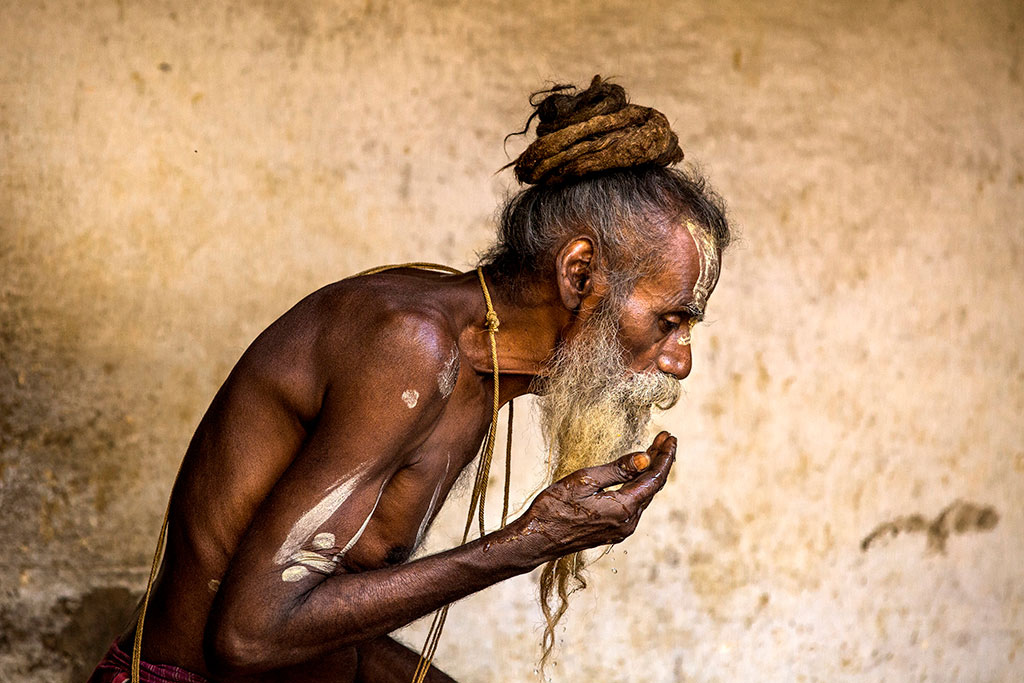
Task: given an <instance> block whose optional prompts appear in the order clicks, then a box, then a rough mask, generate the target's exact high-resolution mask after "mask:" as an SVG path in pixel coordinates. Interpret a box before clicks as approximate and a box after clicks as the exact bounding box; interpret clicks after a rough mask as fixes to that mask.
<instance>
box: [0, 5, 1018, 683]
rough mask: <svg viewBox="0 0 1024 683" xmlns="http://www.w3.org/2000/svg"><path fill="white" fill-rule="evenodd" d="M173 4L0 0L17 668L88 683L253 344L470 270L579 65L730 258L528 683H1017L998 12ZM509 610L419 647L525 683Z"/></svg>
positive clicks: (494, 604)
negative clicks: (675, 146)
mask: <svg viewBox="0 0 1024 683" xmlns="http://www.w3.org/2000/svg"><path fill="white" fill-rule="evenodd" d="M180 5H181V3H159V2H140V3H128V2H92V3H71V2H48V3H40V2H19V3H16V4H15V3H6V4H5V5H4V6H3V7H2V8H0V45H2V46H3V47H0V55H2V60H0V147H2V150H3V160H2V166H0V540H2V542H3V552H2V553H0V679H3V680H5V681H12V682H18V683H21V682H25V683H27V682H29V681H54V680H56V681H63V680H67V681H80V680H83V679H84V677H85V675H86V673H87V672H88V671H89V670H90V669H91V666H92V664H93V663H94V661H95V659H96V658H97V657H98V656H99V655H100V654H101V652H102V650H103V649H104V648H105V646H106V644H107V642H108V640H109V638H110V637H111V636H112V634H113V633H114V632H115V631H116V630H117V629H118V628H119V626H120V623H121V622H122V621H123V620H124V618H125V616H126V615H127V613H128V612H129V610H130V609H131V607H132V604H133V602H134V600H135V599H136V598H137V596H138V594H139V593H140V591H141V589H142V587H143V584H144V575H145V571H146V566H147V564H148V561H149V557H150V553H151V552H152V547H153V543H154V540H155V536H156V532H157V529H158V526H159V522H160V516H161V513H162V509H163V506H164V502H165V496H166V493H167V490H168V488H169V485H170V482H171V479H172V477H173V474H174V471H175V469H176V466H177V463H178V461H179V459H180V457H181V454H182V453H183V451H184V448H185V445H186V443H187V441H188V439H189V437H190V435H191V432H192V430H193V429H194V427H195V425H196V424H197V422H198V420H199V417H200V416H201V414H202V411H203V410H204V409H205V407H206V405H207V403H208V402H209V400H210V398H211V397H212V395H213V392H214V391H215V390H216V388H217V386H218V385H219V383H220V382H221V381H222V380H223V378H224V377H225V376H226V374H227V372H228V370H229V369H230V367H231V365H232V364H233V362H234V361H235V360H236V359H237V357H238V355H239V354H240V353H241V351H242V350H243V349H244V348H245V346H246V345H247V344H248V343H249V341H250V340H251V339H252V338H253V337H254V336H255V335H256V334H257V333H258V332H259V331H260V330H261V329H262V328H263V327H265V326H266V325H267V324H268V323H270V322H271V321H272V320H273V319H274V318H275V317H276V316H277V315H279V314H280V313H281V312H282V311H284V310H285V309H286V308H287V307H288V306H289V305H291V304H292V303H293V302H295V301H296V300H297V299H299V298H300V297H301V296H303V295H304V294H305V293H307V292H309V291H311V290H313V289H315V288H317V287H318V286H320V285H322V284H324V283H327V282H330V281H332V280H335V279H338V278H340V277H342V276H344V275H346V274H350V273H352V272H355V271H357V270H359V269H362V268H364V267H367V266H371V265H375V264H378V263H382V262H397V261H407V260H419V259H425V260H434V261H443V262H448V263H451V264H453V265H460V266H466V265H468V264H469V263H470V262H471V261H472V258H473V253H474V251H475V250H479V249H480V248H482V247H484V246H485V245H486V244H487V241H488V239H489V235H490V227H489V226H490V224H491V223H490V220H491V215H492V211H493V208H494V206H495V203H496V202H497V201H498V200H499V199H500V197H501V196H502V193H503V192H504V191H505V189H506V187H507V185H508V183H509V176H508V174H507V173H506V174H501V175H497V176H495V175H492V174H493V171H494V170H495V169H496V168H498V167H499V166H501V165H502V164H504V163H505V162H506V160H507V159H506V157H505V156H504V154H503V152H502V137H503V136H504V135H505V134H506V133H507V132H509V131H512V130H515V129H517V128H518V127H519V126H520V125H521V122H522V121H523V119H524V118H525V116H526V114H527V113H528V110H527V108H526V101H525V96H526V94H527V93H528V92H529V91H531V90H533V89H536V88H538V87H540V86H542V85H543V83H544V81H545V79H549V78H550V79H556V80H562V81H564V80H570V81H575V82H581V83H582V82H585V81H586V80H587V79H588V78H589V77H590V76H591V75H592V74H594V73H598V72H600V73H602V74H604V75H614V76H616V77H618V78H619V80H620V81H621V82H622V83H624V84H625V85H626V86H627V88H628V89H629V90H630V92H631V93H632V95H633V96H634V98H635V100H636V101H638V102H641V103H644V104H650V105H653V106H656V107H658V108H660V109H662V110H663V111H665V112H666V113H667V114H668V115H669V117H670V119H671V120H672V121H673V123H674V126H675V128H676V130H677V131H678V132H679V134H680V137H681V142H682V146H683V148H684V150H685V151H686V153H687V158H688V159H691V160H696V161H700V162H701V163H702V164H703V165H704V168H705V170H706V171H708V172H709V173H710V175H711V177H712V179H713V181H714V182H715V184H716V185H717V187H718V189H719V190H720V191H721V192H722V193H723V194H724V195H725V196H726V197H727V198H728V199H729V201H730V206H731V210H732V216H733V218H734V219H735V221H736V222H737V223H738V224H739V225H740V226H741V227H742V230H743V235H744V238H743V240H742V242H741V243H740V244H739V245H738V246H737V247H736V248H734V250H733V251H732V252H730V253H729V255H728V257H727V260H726V264H725V272H724V276H723V279H722V282H721V285H720V287H719V290H718V292H717V293H716V295H715V297H714V298H713V299H712V305H711V310H710V315H709V319H710V321H711V322H710V324H709V325H705V326H702V327H699V328H698V329H697V330H696V331H695V368H694V372H693V375H692V378H691V379H690V380H688V382H687V397H686V399H685V400H684V401H683V402H682V403H681V405H680V406H679V407H677V408H675V409H673V411H672V412H671V413H669V414H665V415H662V416H660V417H659V418H658V419H657V423H658V426H664V427H666V428H670V429H671V430H672V431H674V432H675V433H677V434H679V435H681V436H682V437H683V438H682V447H681V453H680V455H681V457H680V460H679V463H678V465H677V466H676V470H675V474H674V476H673V478H672V480H671V482H670V485H669V486H668V488H667V489H666V490H665V491H664V493H663V494H661V496H660V498H659V499H658V500H657V502H656V503H655V505H653V506H652V507H651V508H650V510H649V511H648V512H647V515H646V517H645V519H644V522H643V523H642V524H641V526H640V530H639V532H638V534H637V535H636V536H635V537H634V538H632V539H630V540H629V541H627V542H626V543H623V544H622V545H620V546H619V547H617V548H616V549H615V550H614V551H612V552H611V553H610V554H609V555H608V556H606V557H604V558H603V559H602V560H601V561H600V562H599V563H598V564H597V565H596V566H595V567H594V570H593V580H592V587H591V588H590V589H589V590H588V591H587V592H586V593H584V594H583V595H580V596H578V599H577V600H576V602H575V604H574V606H573V608H572V610H571V612H570V614H569V615H568V617H567V618H566V620H565V622H564V626H565V629H564V630H563V631H562V633H561V634H560V639H562V640H564V645H563V647H562V649H561V650H560V654H559V658H558V665H557V666H555V667H553V668H552V669H551V672H550V673H551V674H552V677H553V678H554V679H555V680H558V681H578V680H604V681H635V680H650V681H707V682H710V681H752V680H769V681H796V680H806V681H882V680H891V681H911V680H923V681H1010V680H1021V679H1022V678H1024V580H1022V579H1024V570H1022V569H1021V568H1022V567H1024V546H1022V542H1021V539H1022V538H1024V514H1022V507H1021V500H1022V493H1024V440H1022V434H1024V429H1022V427H1024V424H1022V422H1024V419H1022V415H1024V360H1022V350H1021V349H1022V347H1024V345H1022V341H1024V305H1022V292H1024V126H1022V125H1021V121H1022V114H1024V85H1022V76H1024V57H1022V55H1024V48H1022V46H1024V9H1022V8H1024V6H1022V5H1021V4H1020V3H1019V2H1013V1H1005V2H996V1H993V2H980V3H974V4H971V5H970V6H968V5H965V4H963V3H958V2H952V1H950V0H942V1H938V2H913V1H903V2H899V1H892V2H883V1H879V0H868V1H867V2H840V3H812V2H797V1H795V0H786V1H784V2H779V3H757V4H755V3H745V2H736V1H731V2H729V1H727V2H719V3H683V2H678V3H676V2H667V1H659V2H651V3H636V2H611V1H602V2H582V1H578V2H569V3H540V2H523V3H505V2H493V1H491V0H485V1H482V2H467V1H464V2H459V1H455V2H432V3H383V2H376V1H370V0H368V1H365V2H335V3H305V2H294V3H285V2H271V1H264V2H256V3H241V2H227V3H203V4H193V5H190V6H188V7H183V6H180ZM520 148H521V142H519V141H512V142H510V145H509V152H510V153H515V152H516V151H517V150H518V149H520ZM518 415H519V417H518V418H517V422H518V426H519V438H518V442H517V446H516V453H517V456H518V457H517V462H516V469H515V481H514V487H513V488H514V491H515V492H517V493H518V494H519V495H520V496H522V495H525V493H526V492H528V491H529V489H530V488H531V487H532V486H533V485H534V483H535V482H536V481H537V478H538V477H539V476H540V473H541V471H542V467H541V466H540V464H539V457H540V452H541V447H540V442H539V440H538V438H537V435H536V434H535V433H534V432H532V431H531V429H530V427H529V417H530V416H529V412H528V411H520V412H519V413H518ZM499 448H500V445H499ZM499 485H500V484H499V483H498V482H495V486H499ZM497 499H498V494H497V490H495V491H493V492H492V493H491V495H490V496H489V500H491V501H494V500H497ZM464 505H465V501H464V500H456V501H452V502H450V504H449V506H448V508H447V511H446V512H445V513H444V516H443V518H442V520H441V521H440V522H439V524H438V525H437V527H436V528H435V530H434V533H433V534H432V536H431V539H430V544H431V547H434V548H440V547H443V546H445V545H447V544H450V543H452V542H453V541H454V540H455V538H456V537H457V534H458V529H459V528H461V527H460V523H461V522H460V518H461V517H462V515H463V508H464ZM951 506H952V507H951ZM957 506H959V507H957ZM969 506H974V508H972V509H974V510H975V513H972V514H974V517H970V515H967V513H965V512H963V511H964V510H966V509H968V507H969ZM985 510H989V511H990V513H991V514H990V515H989V516H986V515H985ZM943 515H945V516H943ZM965 515H966V516H965ZM993 515H994V516H993ZM968 517H970V518H969V519H968ZM972 520H973V521H972ZM986 520H987V521H986ZM886 524H890V525H891V527H886V526H884V525H886ZM936 525H938V526H936ZM943 525H945V526H943ZM933 527H934V529H939V531H937V532H934V533H933V530H934V529H933ZM943 529H945V532H944V533H945V536H944V537H943V538H942V540H941V543H940V542H937V541H935V534H936V533H938V534H939V536H941V535H942V534H941V533H940V532H942V530H943ZM873 533H874V535H872V534H873ZM894 534H895V535H894ZM865 547H866V550H865V549H864V548H865ZM533 594H534V589H533V577H522V578H520V579H516V580H513V581H510V582H507V583H506V584H503V585H500V586H497V587H495V588H493V589H491V590H488V591H485V592H484V593H482V594H480V595H477V596H475V597H472V598H470V599H468V600H466V601H464V602H462V603H460V604H459V605H457V606H456V607H455V608H454V609H453V610H452V613H451V616H450V618H449V620H448V624H449V625H448V628H447V632H446V634H445V637H444V639H443V640H442V643H441V647H440V650H439V653H438V662H440V663H441V664H442V665H443V666H444V667H445V668H447V669H448V670H449V671H451V672H452V673H453V674H456V675H457V677H459V678H460V680H464V681H489V680H526V679H528V678H529V677H530V675H531V672H532V670H533V666H534V664H533V661H534V658H535V656H536V652H537V651H536V643H537V640H538V639H539V635H540V631H539V627H538V623H539V619H540V617H539V611H538V609H537V608H536V606H535V604H534V602H533ZM425 629H426V625H425V624H422V623H420V624H416V625H414V626H412V627H410V628H408V629H406V630H405V631H404V633H403V634H402V637H404V638H406V639H408V640H410V641H416V642H419V640H420V638H421V637H422V635H423V633H424V632H425ZM498 672H500V673H498Z"/></svg>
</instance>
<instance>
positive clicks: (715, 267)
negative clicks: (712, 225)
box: [680, 220, 721, 343]
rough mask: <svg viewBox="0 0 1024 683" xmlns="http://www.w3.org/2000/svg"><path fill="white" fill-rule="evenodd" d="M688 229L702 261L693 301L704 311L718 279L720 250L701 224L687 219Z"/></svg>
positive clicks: (694, 288)
mask: <svg viewBox="0 0 1024 683" xmlns="http://www.w3.org/2000/svg"><path fill="white" fill-rule="evenodd" d="M686 230H687V231H688V232H689V233H690V237H692V238H693V244H694V246H696V247H697V260H698V262H699V263H700V272H699V274H698V275H697V281H696V282H695V283H693V301H694V303H695V304H697V306H698V307H699V308H700V310H702V311H703V310H704V309H705V308H706V307H707V305H708V296H710V294H711V288H712V287H714V286H715V282H717V281H718V273H719V270H720V268H721V264H720V263H719V261H718V250H717V249H715V243H714V240H713V239H712V237H711V235H710V234H708V232H707V231H706V230H702V229H701V228H700V226H698V225H697V224H696V223H694V222H693V221H690V220H688V221H686ZM687 336H689V335H687ZM680 343H682V342H680ZM687 343H689V342H687Z"/></svg>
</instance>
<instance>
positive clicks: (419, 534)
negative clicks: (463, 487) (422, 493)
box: [413, 453, 452, 548]
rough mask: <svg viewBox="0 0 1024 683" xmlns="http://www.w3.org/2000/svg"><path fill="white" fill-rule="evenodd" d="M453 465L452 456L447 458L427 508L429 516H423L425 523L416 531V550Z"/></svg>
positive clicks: (414, 545) (449, 455)
mask: <svg viewBox="0 0 1024 683" xmlns="http://www.w3.org/2000/svg"><path fill="white" fill-rule="evenodd" d="M451 464H452V456H451V454H450V453H449V454H447V455H446V456H445V462H444V474H443V475H441V479H440V480H439V481H438V482H437V486H435V487H434V495H432V496H431V497H430V505H428V506H427V514H425V515H423V521H422V522H420V528H419V529H418V530H417V531H416V542H415V543H414V544H413V547H414V548H418V547H419V545H420V541H422V540H423V534H424V532H426V530H427V524H429V523H430V518H431V516H432V515H433V514H434V506H435V505H437V497H438V496H439V495H440V494H441V486H442V485H443V484H444V480H445V479H447V478H448V468H449V467H450V466H451Z"/></svg>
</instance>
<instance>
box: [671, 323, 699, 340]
mask: <svg viewBox="0 0 1024 683" xmlns="http://www.w3.org/2000/svg"><path fill="white" fill-rule="evenodd" d="M688 324H689V328H687V330H686V332H684V333H682V334H680V335H679V339H677V340H676V344H679V345H680V346H689V345H690V342H691V341H692V339H693V336H692V335H693V327H694V325H696V324H697V321H696V320H691V321H690V322H689V323H688Z"/></svg>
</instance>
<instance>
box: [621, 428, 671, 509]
mask: <svg viewBox="0 0 1024 683" xmlns="http://www.w3.org/2000/svg"><path fill="white" fill-rule="evenodd" d="M659 436H660V435H659ZM660 446H661V447H660V448H659V449H658V452H657V453H656V454H655V456H654V460H653V461H652V464H651V466H650V467H649V468H648V469H647V470H646V471H645V472H643V473H642V474H641V475H640V476H638V477H636V478H634V479H633V480H632V481H630V482H629V483H627V484H625V485H624V486H623V487H622V488H621V489H619V490H618V491H617V492H616V493H618V494H619V497H620V498H621V499H623V500H628V501H631V502H633V503H635V504H638V505H640V506H643V507H646V505H647V503H649V502H650V500H651V498H653V497H654V494H655V493H657V492H658V491H660V490H661V488H662V487H663V486H665V482H666V481H668V473H669V471H670V470H671V469H672V464H673V463H674V462H675V460H676V446H677V441H676V437H674V436H669V437H667V438H665V439H664V440H663V441H662V442H661V444H660Z"/></svg>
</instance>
